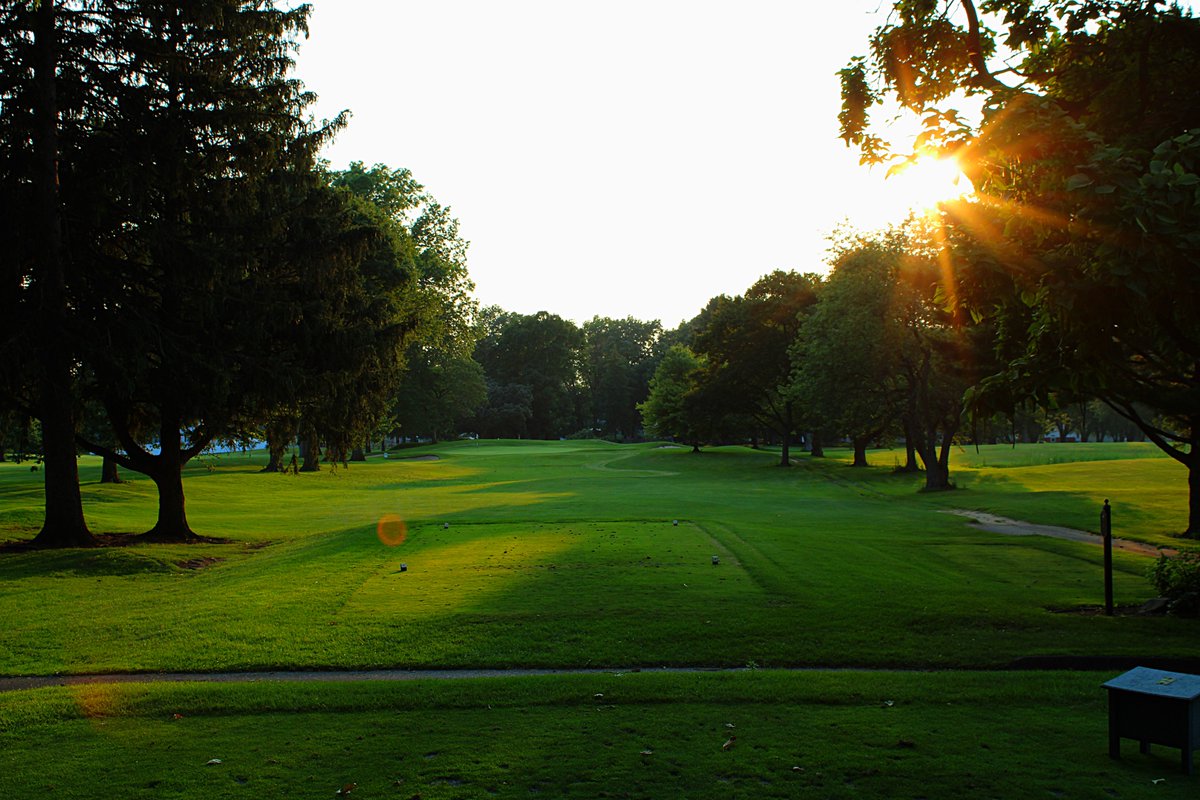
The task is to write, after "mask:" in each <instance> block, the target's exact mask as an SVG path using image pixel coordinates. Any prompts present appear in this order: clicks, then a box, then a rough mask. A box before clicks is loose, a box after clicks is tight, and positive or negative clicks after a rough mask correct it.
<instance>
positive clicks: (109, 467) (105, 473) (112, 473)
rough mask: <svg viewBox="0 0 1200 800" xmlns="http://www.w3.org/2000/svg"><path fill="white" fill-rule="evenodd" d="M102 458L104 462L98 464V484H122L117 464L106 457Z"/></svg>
mask: <svg viewBox="0 0 1200 800" xmlns="http://www.w3.org/2000/svg"><path fill="white" fill-rule="evenodd" d="M103 458H104V460H103V461H102V462H101V463H100V482H101V483H124V481H123V480H121V473H119V472H117V462H116V461H113V460H112V459H111V458H109V457H108V456H104V457H103Z"/></svg>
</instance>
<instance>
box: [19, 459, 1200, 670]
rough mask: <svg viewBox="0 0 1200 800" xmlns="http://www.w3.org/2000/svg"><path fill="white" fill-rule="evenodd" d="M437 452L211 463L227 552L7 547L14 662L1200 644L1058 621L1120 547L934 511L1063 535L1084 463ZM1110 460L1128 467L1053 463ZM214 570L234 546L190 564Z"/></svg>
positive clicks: (1027, 651)
mask: <svg viewBox="0 0 1200 800" xmlns="http://www.w3.org/2000/svg"><path fill="white" fill-rule="evenodd" d="M1047 447H1049V446H1047ZM1055 447H1056V448H1062V449H1056V450H1055V451H1054V452H1055V454H1056V455H1057V454H1060V453H1066V452H1068V451H1069V450H1068V449H1069V448H1070V446H1069V445H1060V446H1055ZM432 452H436V453H438V454H440V455H441V456H442V458H441V460H439V461H413V460H410V461H399V460H395V459H392V460H389V461H383V460H375V461H373V462H369V463H367V464H365V465H355V466H353V467H352V468H351V469H349V470H339V471H337V472H336V473H335V472H331V471H328V470H327V471H326V472H324V473H322V474H318V475H306V476H300V477H282V476H275V475H258V474H256V473H255V472H254V466H252V465H251V464H250V463H249V462H248V461H247V460H246V459H245V457H243V456H234V457H227V458H226V459H225V460H224V461H223V462H221V463H220V465H219V466H218V467H217V469H215V470H214V471H211V472H210V471H208V470H207V469H204V468H203V467H201V468H198V469H196V470H194V471H193V472H192V473H191V474H190V476H189V478H188V489H189V503H190V505H189V508H190V510H191V518H192V521H193V525H194V526H195V527H196V528H197V529H199V530H201V531H203V532H205V533H208V534H211V535H215V536H221V537H226V538H228V539H230V540H231V543H229V544H222V545H213V546H191V547H162V546H134V547H127V548H109V549H104V550H99V551H94V552H68V553H23V554H6V555H3V556H0V612H2V613H3V615H4V618H5V619H6V620H9V621H10V622H9V624H8V625H7V626H6V627H5V628H4V629H3V630H2V631H0V673H5V674H37V673H52V672H102V671H112V670H118V671H127V670H132V671H143V670H148V671H153V670H192V669H198V670H221V669H256V668H263V667H297V668H305V667H383V666H406V667H418V666H633V665H645V666H653V665H660V664H671V665H725V666H740V665H744V664H747V663H756V664H760V665H771V666H780V665H854V666H868V667H870V666H922V667H959V666H966V667H996V666H1003V665H1004V664H1006V663H1009V662H1010V661H1012V660H1013V659H1015V658H1018V657H1021V656H1028V655H1039V654H1041V655H1050V654H1071V655H1095V654H1104V655H1179V656H1190V655H1194V654H1195V648H1194V641H1195V634H1196V632H1197V623H1195V622H1189V621H1182V620H1176V619H1163V618H1137V617H1119V618H1114V619H1104V618H1095V617H1086V616H1081V615H1078V614H1064V613H1052V611H1051V610H1048V609H1053V610H1062V609H1074V608H1080V607H1083V606H1087V605H1089V604H1095V603H1097V602H1098V601H1099V599H1100V552H1099V548H1095V547H1089V546H1087V545H1082V544H1075V543H1070V542H1061V541H1056V540H1048V539H1043V538H1037V539H1029V538H1020V539H1018V538H1009V537H1004V536H1000V535H994V534H987V533H980V532H978V531H975V530H973V529H972V528H971V527H970V526H969V525H967V524H966V523H965V522H964V521H963V520H961V519H959V518H957V517H953V516H950V515H946V514H940V513H937V511H938V510H939V508H941V507H944V506H945V505H947V504H950V505H966V506H969V507H970V506H980V507H986V508H988V509H990V510H997V511H1000V512H1004V511H1006V510H1010V506H1011V505H1012V504H1014V503H1023V504H1024V505H1025V508H1026V510H1030V511H1040V510H1045V511H1046V513H1047V515H1049V516H1051V517H1052V518H1045V517H1039V516H1038V515H1037V514H1028V515H1024V516H1026V517H1028V518H1032V519H1033V520H1035V521H1057V522H1061V521H1063V520H1062V519H1060V518H1059V517H1054V516H1053V515H1052V514H1050V509H1067V510H1069V511H1070V513H1072V514H1073V513H1076V512H1075V511H1074V509H1075V508H1077V507H1078V508H1084V507H1091V508H1092V509H1093V510H1094V506H1089V502H1090V501H1087V500H1086V498H1087V497H1090V494H1091V493H1092V492H1091V491H1090V490H1088V489H1085V488H1080V487H1082V486H1088V485H1089V484H1087V483H1085V482H1084V479H1083V478H1074V479H1071V480H1075V481H1076V483H1071V480H1068V479H1061V478H1057V479H1054V480H1057V481H1058V482H1057V483H1053V480H1052V477H1053V476H1051V477H1046V476H1040V473H1039V471H1040V470H1044V469H1046V468H1045V467H1042V466H1028V467H1018V466H1005V467H1000V468H987V467H976V468H975V470H974V471H973V472H968V470H967V469H963V470H961V471H960V472H959V474H960V476H964V477H967V476H969V477H970V488H969V489H968V490H966V491H960V492H954V493H951V494H950V495H919V494H916V493H914V492H913V491H912V488H913V486H914V483H913V479H912V478H911V477H904V478H897V477H895V476H893V475H891V474H890V471H889V470H888V469H886V468H880V469H876V470H868V471H860V470H851V469H850V468H848V467H845V466H843V465H840V464H838V463H836V462H828V463H812V462H808V461H805V462H804V463H803V466H802V467H801V468H800V469H795V470H784V469H779V468H778V467H775V466H772V464H773V460H774V459H773V456H772V455H771V454H765V453H758V452H753V451H749V450H745V449H741V448H731V449H724V450H717V451H714V452H709V453H705V454H702V455H700V456H695V455H693V454H691V453H688V452H687V451H686V450H678V449H663V448H656V447H654V446H638V447H617V446H613V445H608V444H604V443H555V444H545V443H517V442H512V443H494V442H481V443H470V444H458V443H456V444H451V445H445V446H440V447H437V448H433V449H432ZM1000 455H1002V454H1001V453H999V451H996V454H995V457H998V456H1000ZM1089 464H1106V465H1108V466H1109V467H1110V468H1111V467H1112V466H1113V465H1115V464H1117V462H1113V461H1103V462H1101V461H1096V462H1084V463H1082V464H1067V465H1059V466H1056V467H1054V468H1053V469H1054V470H1063V469H1071V468H1078V467H1087V466H1088V465H1089ZM1172 464H1173V462H1169V461H1166V460H1163V459H1136V460H1126V461H1123V462H1120V465H1121V466H1120V470H1121V472H1122V475H1123V479H1124V480H1125V481H1132V480H1139V481H1141V480H1144V481H1146V482H1152V481H1154V480H1155V476H1156V475H1157V472H1155V470H1157V469H1158V468H1159V467H1161V466H1164V465H1165V466H1170V465H1172ZM91 469H92V465H90V464H89V465H88V466H87V468H86V470H87V471H85V475H88V474H89V473H88V471H90V470H91ZM1147 470H1149V472H1150V474H1149V476H1146V477H1143V473H1144V472H1145V471H1147ZM0 478H2V479H3V481H4V484H0V492H3V494H2V495H0V497H3V500H2V501H0V508H5V509H10V510H9V511H7V512H6V514H5V517H4V518H3V520H0V524H3V521H4V520H16V521H17V524H15V525H13V524H11V523H9V528H8V530H9V531H10V532H11V533H13V534H15V535H18V536H21V535H24V536H28V535H31V534H32V528H31V527H30V526H29V525H28V522H27V520H28V519H29V517H30V515H31V514H33V515H35V516H36V508H33V509H30V508H25V509H22V508H21V503H23V502H28V499H32V500H34V501H36V499H37V496H36V495H37V493H36V492H35V491H34V489H35V488H36V486H35V485H33V480H32V479H31V477H30V475H29V473H27V472H24V471H19V468H16V467H12V466H8V467H6V468H5V469H4V470H2V471H0ZM1037 480H1041V481H1042V482H1043V483H1046V484H1049V483H1053V485H1054V488H1053V489H1050V490H1048V493H1049V494H1050V495H1052V499H1049V500H1047V499H1045V498H1042V499H1040V500H1039V499H1036V498H1035V499H1034V500H1031V501H1026V500H1020V499H1019V498H1021V497H1022V495H1021V494H1018V493H1015V492H1013V491H1012V486H1014V485H1022V484H1028V483H1032V482H1034V481H1037ZM1160 483H1161V481H1160ZM1177 484H1178V482H1176V485H1177ZM1180 490H1181V487H1178V486H1176V488H1175V489H1174V491H1175V493H1176V498H1178V494H1179V492H1180ZM85 493H86V496H87V504H88V513H89V518H90V519H91V520H92V523H93V525H94V526H95V527H96V529H97V530H101V531H128V530H130V529H131V528H132V529H133V530H137V529H139V528H142V527H148V526H149V524H150V521H151V517H152V515H153V504H152V500H153V497H152V486H151V484H150V483H149V482H148V481H145V480H139V481H134V482H132V483H129V484H125V485H121V486H115V487H113V486H99V485H98V484H94V483H89V484H88V485H86V486H85ZM1135 502H1136V498H1133V500H1132V501H1131V502H1130V503H1122V505H1121V506H1120V508H1121V513H1122V514H1124V515H1126V516H1132V515H1134V514H1140V515H1142V516H1143V517H1144V518H1146V519H1149V520H1151V521H1152V522H1151V523H1149V525H1151V526H1153V525H1158V526H1162V527H1164V528H1165V526H1167V525H1169V524H1170V523H1169V522H1167V521H1164V515H1163V514H1160V513H1159V511H1158V506H1157V505H1156V504H1154V503H1150V504H1147V505H1146V506H1144V507H1143V506H1137V505H1135V504H1134V503H1135ZM389 513H394V514H400V515H402V516H403V517H404V518H405V519H407V520H408V524H409V535H408V539H407V541H406V542H405V543H404V544H403V545H401V546H400V547H397V548H388V547H385V546H383V545H382V544H380V542H379V541H378V539H377V538H376V536H375V522H376V521H377V520H378V519H379V518H380V517H381V516H382V515H384V514H389ZM672 519H679V520H681V524H680V525H679V526H678V527H675V526H673V525H672V524H671V522H670V521H671V520H672ZM21 520H25V521H26V522H25V524H24V525H22V524H21ZM447 522H448V523H450V527H449V528H448V529H444V528H443V524H444V523H447ZM265 542H269V543H270V544H269V545H268V546H261V545H263V543H265ZM712 555H717V556H719V557H720V559H721V562H722V563H721V565H720V566H716V567H714V566H712V565H711V563H710V561H711V556H712ZM206 558H220V559H223V560H222V561H219V562H215V563H212V564H209V565H207V566H204V567H203V568H201V569H187V568H182V567H180V566H179V564H180V563H182V562H187V561H194V560H195V559H206ZM401 562H404V563H406V564H407V565H408V570H407V571H406V572H404V573H401V572H399V565H400V563H401ZM1147 563H1148V559H1145V558H1139V557H1135V556H1130V555H1125V554H1121V553H1119V554H1118V555H1117V567H1118V574H1117V582H1116V586H1117V599H1118V602H1122V603H1136V602H1140V601H1141V600H1143V599H1145V598H1146V597H1148V596H1149V594H1150V587H1149V584H1148V582H1147V581H1146V580H1145V577H1144V572H1145V569H1146V566H1147Z"/></svg>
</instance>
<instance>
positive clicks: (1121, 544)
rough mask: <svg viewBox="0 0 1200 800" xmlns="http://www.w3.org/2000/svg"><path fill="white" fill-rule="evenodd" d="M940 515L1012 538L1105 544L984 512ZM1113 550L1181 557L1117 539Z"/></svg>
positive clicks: (1084, 533)
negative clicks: (1035, 537) (1027, 537)
mask: <svg viewBox="0 0 1200 800" xmlns="http://www.w3.org/2000/svg"><path fill="white" fill-rule="evenodd" d="M940 513H942V514H956V515H958V516H960V517H968V518H970V519H971V520H972V521H973V522H974V523H975V525H976V526H977V527H979V528H981V529H983V530H985V531H990V532H992V533H1003V534H1006V535H1009V536H1050V537H1053V538H1055V539H1066V540H1068V541H1071V542H1085V543H1087V544H1095V545H1102V544H1104V540H1103V539H1102V538H1101V537H1100V536H1098V535H1097V534H1094V533H1089V532H1087V531H1080V530H1076V529H1075V528H1060V527H1058V526H1057V525H1035V524H1034V523H1032V522H1022V521H1021V520H1017V519H1009V518H1008V517H998V516H996V515H995V514H988V513H987V512H985V511H970V510H968V509H965V508H951V509H947V510H945V511H942V512H940ZM1113 547H1115V548H1117V549H1118V550H1124V551H1126V552H1129V553H1137V554H1138V555H1141V556H1152V557H1155V558H1157V557H1158V556H1160V555H1168V556H1173V555H1177V553H1178V551H1176V550H1172V549H1171V548H1169V547H1155V546H1154V545H1151V544H1146V543H1145V542H1134V541H1131V540H1129V539H1117V538H1115V537H1114V538H1113Z"/></svg>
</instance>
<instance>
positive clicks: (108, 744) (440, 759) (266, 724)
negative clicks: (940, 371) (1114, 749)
mask: <svg viewBox="0 0 1200 800" xmlns="http://www.w3.org/2000/svg"><path fill="white" fill-rule="evenodd" d="M1103 679H1104V678H1103V677H1102V676H1100V675H1096V674H1093V673H1003V672H1002V673H988V674H981V673H962V672H958V673H934V674H924V673H890V674H889V673H877V672H876V673H872V672H867V673H829V672H816V673H801V674H780V673H767V672H749V673H736V674H723V675H714V674H684V675H678V674H673V675H667V674H661V673H660V674H654V673H642V674H624V675H588V676H556V677H539V678H510V679H505V680H491V679H487V680H461V681H459V680H456V681H452V682H449V683H445V682H443V683H437V682H417V683H410V684H403V685H399V684H381V683H369V684H257V685H208V684H205V685H201V684H182V685H179V684H175V685H163V684H155V685H149V686H130V685H122V686H112V685H109V686H81V687H73V688H70V689H65V688H60V689H46V690H39V691H37V692H21V693H15V694H10V695H0V776H2V777H0V783H3V784H5V786H6V789H7V791H6V796H9V797H60V798H108V797H122V798H137V797H146V798H163V797H168V798H172V797H196V798H200V797H203V798H250V797H254V798H260V797H279V798H294V797H329V798H332V797H334V796H336V793H337V792H338V790H339V789H343V788H344V787H347V786H349V785H351V784H354V785H355V787H354V788H353V789H352V790H351V793H350V796H351V797H364V798H380V797H387V798H397V797H398V798H414V797H420V798H422V799H423V800H433V798H480V797H496V798H529V797H578V798H595V797H614V798H616V797H634V798H647V797H692V798H703V797H715V798H716V797H719V798H793V797H821V798H862V797H880V798H883V797H886V798H917V797H928V798H941V797H945V798H961V797H972V798H1026V797H1031V798H1032V797H1057V798H1095V797H1116V798H1142V797H1146V798H1149V797H1155V798H1194V797H1195V796H1196V794H1195V793H1196V790H1197V780H1196V779H1195V778H1187V777H1185V776H1184V775H1183V774H1182V773H1181V772H1180V770H1179V765H1178V751H1174V750H1168V749H1166V748H1157V747H1156V748H1154V749H1153V751H1152V753H1151V754H1150V755H1149V756H1143V755H1141V754H1139V753H1138V752H1137V745H1136V743H1133V742H1126V743H1125V746H1124V748H1123V753H1122V756H1123V757H1122V760H1121V761H1119V762H1117V761H1111V760H1110V759H1109V758H1108V756H1107V750H1106V746H1105V741H1106V739H1105V735H1106V734H1105V731H1106V728H1105V724H1106V723H1105V720H1106V716H1105V710H1104V699H1103V696H1102V692H1099V691H1098V687H1099V684H1100V682H1101V681H1102V680H1103ZM67 742H69V745H66V746H64V743H67ZM214 759H217V760H219V762H220V763H210V762H213V761H214Z"/></svg>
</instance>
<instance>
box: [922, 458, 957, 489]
mask: <svg viewBox="0 0 1200 800" xmlns="http://www.w3.org/2000/svg"><path fill="white" fill-rule="evenodd" d="M949 488H951V486H950V470H949V469H948V468H947V467H946V466H945V465H943V464H942V463H941V462H940V461H938V460H937V459H936V458H935V459H933V460H931V461H926V462H925V491H927V492H940V491H944V490H946V489H949Z"/></svg>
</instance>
